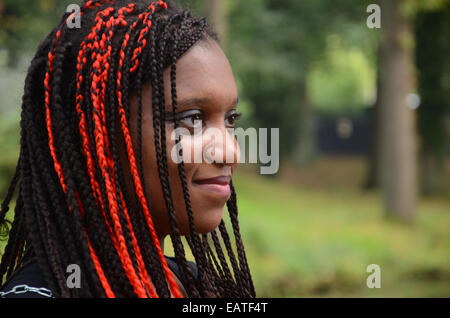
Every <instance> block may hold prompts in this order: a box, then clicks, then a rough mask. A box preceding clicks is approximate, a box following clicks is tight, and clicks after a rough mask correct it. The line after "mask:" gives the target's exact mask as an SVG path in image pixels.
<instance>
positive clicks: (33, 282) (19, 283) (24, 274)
mask: <svg viewBox="0 0 450 318" xmlns="http://www.w3.org/2000/svg"><path fill="white" fill-rule="evenodd" d="M50 297H53V295H52V292H51V291H50V289H49V288H48V287H47V283H46V282H45V279H44V277H43V275H42V272H41V270H40V268H39V265H38V263H37V262H32V263H29V264H27V265H25V266H23V267H22V268H20V269H19V270H18V271H17V272H16V273H14V274H13V276H12V277H11V278H10V279H9V280H8V281H7V282H6V283H5V284H4V285H3V286H2V287H1V289H0V298H50Z"/></svg>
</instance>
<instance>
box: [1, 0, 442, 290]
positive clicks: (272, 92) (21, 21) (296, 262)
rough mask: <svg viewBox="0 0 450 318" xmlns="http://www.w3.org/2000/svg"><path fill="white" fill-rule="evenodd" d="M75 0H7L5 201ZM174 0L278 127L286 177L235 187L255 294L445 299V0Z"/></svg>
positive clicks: (250, 103)
mask: <svg viewBox="0 0 450 318" xmlns="http://www.w3.org/2000/svg"><path fill="white" fill-rule="evenodd" d="M72 2H73V1H70V0H69V1H66V0H64V1H62V0H40V1H37V0H0V97H1V98H0V147H1V148H0V149H1V151H0V194H1V197H2V198H3V197H4V194H5V191H6V187H7V186H8V183H9V180H10V178H11V176H12V174H13V172H14V168H15V163H16V160H17V156H18V150H19V146H18V145H19V124H18V122H19V116H20V105H21V96H22V93H23V83H24V78H25V75H26V69H27V67H28V64H29V62H30V60H31V56H32V54H33V52H34V50H35V49H36V48H37V45H38V43H39V42H40V41H41V40H42V39H43V37H44V36H45V35H46V34H47V33H48V32H49V31H50V30H51V29H52V28H53V27H54V25H55V24H56V22H57V21H58V20H59V17H60V16H61V15H62V13H63V12H64V11H65V10H66V7H67V5H68V4H70V3H72ZM178 3H180V4H181V5H182V6H183V7H186V8H190V9H192V11H194V12H195V13H196V14H198V15H202V16H207V17H208V18H209V20H210V21H211V22H212V24H214V25H215V27H216V29H217V31H218V33H219V36H220V38H221V43H222V46H223V47H224V50H225V51H226V53H227V55H228V57H229V59H230V62H231V64H232V67H233V71H234V74H235V78H236V82H237V84H238V89H239V95H240V104H239V109H240V111H241V112H242V113H243V118H242V119H241V121H240V123H239V124H240V125H241V126H242V127H244V128H247V127H257V128H258V127H265V128H279V129H280V145H279V147H280V169H279V171H278V172H277V173H276V174H275V175H260V174H259V167H258V165H251V164H245V165H242V166H241V167H240V168H239V169H238V170H237V172H236V175H235V177H234V178H233V179H234V182H235V185H236V189H237V192H238V203H239V211H240V214H239V216H240V227H241V231H242V236H243V238H244V243H245V246H246V251H247V254H248V262H249V266H250V268H251V270H252V274H253V278H254V282H255V286H256V290H257V295H258V296H264V297H336V296H338V297H449V296H450V231H449V229H450V143H449V140H450V138H449V136H450V104H449V103H450V72H449V70H450V67H449V59H448V56H450V47H449V46H450V44H449V39H450V34H449V33H450V25H449V24H450V5H449V2H448V1H446V0H429V1H420V0H397V1H390V0H380V1H377V2H375V1H365V0H356V1H350V0H339V1H332V0H304V1H297V0H284V1H278V0H210V1H200V0H197V1H196V0H191V1H188V0H184V1H183V0H179V1H178ZM372 3H373V4H377V5H378V7H375V9H373V8H372V7H368V6H369V5H370V4H372ZM377 8H378V9H380V11H377ZM377 12H378V13H377ZM377 14H379V15H377ZM378 17H380V18H381V20H380V21H378V20H377V18H378ZM378 22H380V23H379V25H378V24H377V23H378ZM373 26H375V27H373ZM377 26H380V27H379V28H378V27H377ZM369 264H378V265H379V266H380V268H381V288H373V289H371V288H368V287H367V285H366V279H367V277H368V275H369V274H370V273H367V272H366V268H367V266H368V265H369Z"/></svg>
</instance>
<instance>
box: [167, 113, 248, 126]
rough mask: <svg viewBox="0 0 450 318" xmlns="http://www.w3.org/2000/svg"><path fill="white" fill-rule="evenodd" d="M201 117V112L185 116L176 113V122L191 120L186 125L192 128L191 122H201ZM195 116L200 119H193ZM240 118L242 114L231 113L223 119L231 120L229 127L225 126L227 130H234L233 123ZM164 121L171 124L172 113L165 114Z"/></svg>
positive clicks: (172, 119)
mask: <svg viewBox="0 0 450 318" xmlns="http://www.w3.org/2000/svg"><path fill="white" fill-rule="evenodd" d="M188 112H190V111H187V113H188ZM202 115H203V113H201V112H196V113H194V114H186V115H183V113H178V114H176V116H177V117H178V118H177V121H178V123H183V121H185V120H187V119H191V120H192V121H191V122H190V123H188V124H187V126H190V127H193V126H194V123H193V121H195V120H203V119H202ZM196 116H198V117H200V118H194V117H196ZM241 116H242V113H236V112H233V113H231V114H229V115H228V116H227V118H225V121H227V120H229V119H230V118H232V122H233V123H232V124H231V125H227V124H226V125H225V126H226V127H227V128H234V127H235V126H234V123H235V121H236V120H238V119H239V118H241ZM166 120H167V121H171V122H173V121H174V118H173V114H172V113H167V114H166Z"/></svg>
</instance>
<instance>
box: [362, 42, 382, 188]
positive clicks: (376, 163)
mask: <svg viewBox="0 0 450 318" xmlns="http://www.w3.org/2000/svg"><path fill="white" fill-rule="evenodd" d="M380 58H381V50H380V47H378V52H377V97H376V101H375V104H374V105H373V109H372V112H371V130H372V132H371V141H370V142H371V144H370V153H369V158H368V174H367V178H366V181H365V185H364V187H365V188H367V189H374V188H378V187H379V186H380V171H381V167H380V166H381V158H380V153H381V149H380V139H381V129H380V122H381V119H380V92H382V91H383V87H382V84H383V83H382V82H381V80H380Z"/></svg>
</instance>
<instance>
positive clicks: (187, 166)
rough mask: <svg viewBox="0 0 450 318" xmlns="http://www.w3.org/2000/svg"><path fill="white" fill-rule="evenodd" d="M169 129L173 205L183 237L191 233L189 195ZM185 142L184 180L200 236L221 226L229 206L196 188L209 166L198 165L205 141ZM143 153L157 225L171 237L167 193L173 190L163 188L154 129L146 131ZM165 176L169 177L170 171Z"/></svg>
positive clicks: (169, 168)
mask: <svg viewBox="0 0 450 318" xmlns="http://www.w3.org/2000/svg"><path fill="white" fill-rule="evenodd" d="M166 129H167V130H166V136H167V139H166V158H167V173H168V174H169V182H170V190H171V194H172V203H173V207H174V209H175V211H176V217H177V222H178V228H179V230H180V232H181V234H182V235H187V234H189V233H190V230H189V218H188V212H187V208H186V203H185V195H184V191H183V185H182V182H181V178H180V176H179V168H178V164H177V162H176V160H173V156H174V153H175V154H176V145H175V140H174V138H171V130H170V128H169V127H167V128H166ZM182 140H183V141H182V147H183V157H184V158H185V161H186V162H185V163H184V180H185V185H186V187H187V190H188V193H189V202H190V206H191V210H192V212H193V218H194V225H195V229H196V232H198V233H207V232H210V231H212V230H214V229H215V228H216V227H217V226H218V225H219V223H220V221H221V219H222V215H223V209H224V205H225V203H224V202H218V201H217V200H212V199H211V198H209V197H205V196H203V195H202V194H201V193H199V192H198V191H196V190H195V187H193V184H192V180H193V177H194V175H195V173H196V172H197V171H198V170H199V169H202V168H204V165H206V164H205V163H201V159H200V161H199V162H200V163H195V162H194V159H195V158H194V153H200V157H201V155H202V154H201V151H202V144H201V140H196V139H195V138H184V139H183V138H182ZM185 150H186V151H185ZM142 151H143V162H142V164H143V168H144V174H145V175H144V178H145V183H146V189H147V197H148V198H149V201H150V209H151V211H152V216H153V221H154V223H155V226H156V228H157V232H158V233H159V234H160V235H166V234H170V232H171V228H170V219H169V215H168V209H167V206H166V202H165V198H164V193H166V194H168V193H169V192H168V191H169V188H168V187H166V188H165V189H164V190H163V187H162V186H161V182H160V178H159V173H158V163H157V159H156V150H155V145H154V138H153V127H147V128H145V129H143V131H142ZM191 156H192V157H191ZM175 158H176V156H175ZM189 159H190V162H189ZM163 169H164V168H163ZM163 172H164V173H166V171H163Z"/></svg>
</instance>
